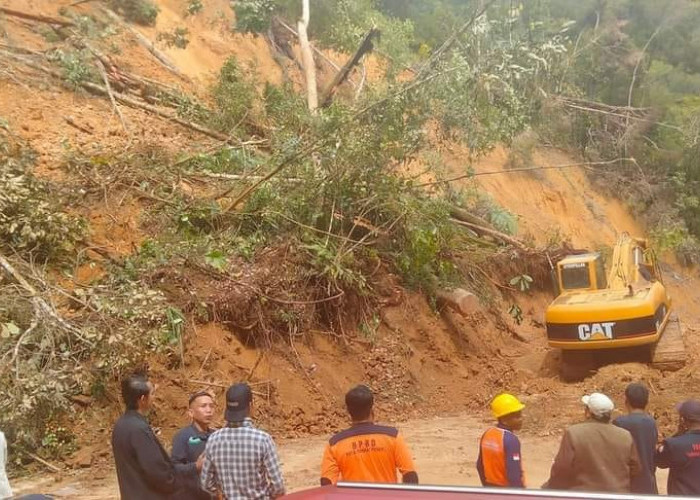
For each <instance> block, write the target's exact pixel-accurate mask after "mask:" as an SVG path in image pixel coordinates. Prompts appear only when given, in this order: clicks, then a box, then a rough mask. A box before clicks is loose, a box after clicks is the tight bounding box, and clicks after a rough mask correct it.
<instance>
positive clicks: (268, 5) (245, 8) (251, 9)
mask: <svg viewBox="0 0 700 500" xmlns="http://www.w3.org/2000/svg"><path fill="white" fill-rule="evenodd" d="M274 10H275V2H274V0H239V1H236V2H234V3H233V11H234V12H235V13H236V31H239V32H241V33H261V32H263V31H265V30H267V28H268V26H269V25H270V18H271V17H272V13H273V12H274Z"/></svg>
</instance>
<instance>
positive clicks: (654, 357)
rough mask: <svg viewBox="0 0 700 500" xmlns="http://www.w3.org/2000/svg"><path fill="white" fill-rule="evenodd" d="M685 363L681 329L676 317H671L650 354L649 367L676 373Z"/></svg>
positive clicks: (685, 357) (685, 356)
mask: <svg viewBox="0 0 700 500" xmlns="http://www.w3.org/2000/svg"><path fill="white" fill-rule="evenodd" d="M686 361H687V355H686V350H685V342H684V341H683V329H682V328H681V322H680V320H679V319H678V316H676V315H675V314H673V315H671V317H670V318H669V319H668V322H667V323H666V328H664V332H663V334H662V335H661V339H659V341H658V342H657V343H656V345H655V346H654V348H653V349H652V352H651V366H652V367H654V368H657V369H659V370H664V371H676V370H680V369H681V368H683V367H684V366H685V364H686Z"/></svg>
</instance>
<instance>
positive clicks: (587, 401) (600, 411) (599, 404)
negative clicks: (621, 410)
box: [581, 392, 615, 417]
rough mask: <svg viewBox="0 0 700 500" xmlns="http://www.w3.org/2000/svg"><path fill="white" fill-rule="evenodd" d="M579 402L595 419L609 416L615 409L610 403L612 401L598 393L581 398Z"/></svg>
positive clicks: (613, 404)
mask: <svg viewBox="0 0 700 500" xmlns="http://www.w3.org/2000/svg"><path fill="white" fill-rule="evenodd" d="M581 401H582V402H583V404H584V405H586V406H587V407H588V409H589V410H590V411H591V413H592V414H593V415H595V416H596V417H602V416H604V415H607V414H610V413H612V411H613V410H614V409H615V403H613V402H612V399H610V398H609V397H607V396H606V395H605V394H601V393H599V392H594V393H592V394H590V395H586V396H583V397H582V398H581Z"/></svg>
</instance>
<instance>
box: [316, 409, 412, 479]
mask: <svg viewBox="0 0 700 500" xmlns="http://www.w3.org/2000/svg"><path fill="white" fill-rule="evenodd" d="M397 469H398V470H399V472H401V474H406V473H407V472H413V471H415V468H414V466H413V459H412V457H411V454H410V452H409V451H408V447H407V446H406V443H405V442H404V440H403V437H402V436H401V435H400V434H399V431H398V429H396V428H394V427H386V426H382V425H376V424H374V423H371V422H363V423H358V424H355V425H353V426H352V427H350V428H349V429H346V430H344V431H342V432H339V433H337V434H336V435H334V436H333V437H332V438H331V439H330V440H329V442H328V444H327V445H326V449H325V451H324V454H323V461H322V463H321V477H322V478H326V479H328V480H330V481H331V482H332V483H336V482H337V481H338V479H339V478H341V477H342V479H343V480H344V481H363V482H377V483H395V482H396V480H397V477H396V471H397Z"/></svg>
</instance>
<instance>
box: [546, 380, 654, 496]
mask: <svg viewBox="0 0 700 500" xmlns="http://www.w3.org/2000/svg"><path fill="white" fill-rule="evenodd" d="M582 401H583V404H584V406H585V414H586V421H585V422H583V423H580V424H575V425H572V426H571V427H569V428H568V429H567V430H566V431H565V433H564V437H563V438H562V441H561V445H560V447H559V453H557V456H556V458H555V459H554V464H553V465H552V471H551V473H550V478H549V481H548V482H547V483H546V484H545V487H546V488H549V489H553V490H579V491H597V492H605V493H629V492H630V488H631V482H632V478H633V477H635V476H637V475H638V474H639V472H640V471H641V465H640V462H639V456H638V454H637V448H636V446H635V444H634V439H633V438H632V435H631V434H630V433H629V432H628V431H626V430H625V429H621V428H619V427H616V426H614V425H612V424H611V423H610V420H611V417H612V412H613V409H614V408H615V405H614V404H613V402H612V401H611V400H610V398H608V397H607V396H606V395H604V394H600V393H597V392H594V393H593V394H591V395H590V396H584V397H583V398H582Z"/></svg>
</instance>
